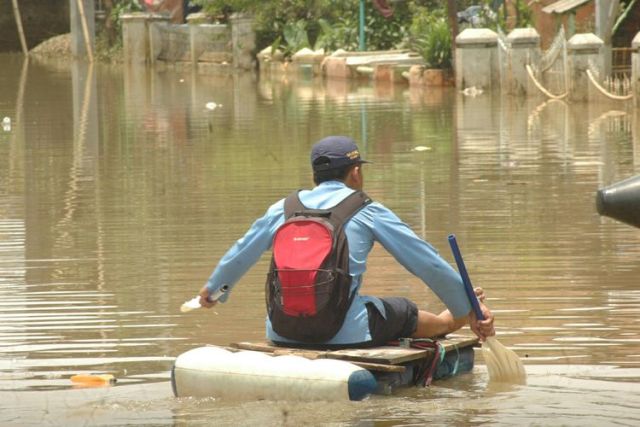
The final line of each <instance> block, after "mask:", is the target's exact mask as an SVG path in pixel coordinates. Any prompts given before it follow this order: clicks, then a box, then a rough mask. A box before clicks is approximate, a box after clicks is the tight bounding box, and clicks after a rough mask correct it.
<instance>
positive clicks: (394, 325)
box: [367, 297, 418, 346]
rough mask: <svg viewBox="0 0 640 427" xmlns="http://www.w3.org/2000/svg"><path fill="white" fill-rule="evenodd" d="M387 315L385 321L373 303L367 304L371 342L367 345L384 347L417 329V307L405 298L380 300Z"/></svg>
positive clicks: (408, 335)
mask: <svg viewBox="0 0 640 427" xmlns="http://www.w3.org/2000/svg"><path fill="white" fill-rule="evenodd" d="M380 300H381V301H382V304H383V305H384V309H385V312H386V315H387V318H386V319H385V318H384V317H382V314H380V312H379V311H378V309H377V308H376V306H375V305H374V304H373V303H367V312H368V314H369V330H370V332H371V342H370V343H367V345H371V346H377V345H384V344H385V343H387V342H389V341H394V340H397V339H398V338H407V337H410V336H411V335H413V333H414V332H415V331H416V328H417V327H418V307H417V306H416V305H415V304H414V303H413V302H412V301H411V300H408V299H406V298H401V297H390V298H380Z"/></svg>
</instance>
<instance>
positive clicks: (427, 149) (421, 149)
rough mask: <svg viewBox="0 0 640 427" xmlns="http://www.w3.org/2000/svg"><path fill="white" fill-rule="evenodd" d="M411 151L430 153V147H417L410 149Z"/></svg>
mask: <svg viewBox="0 0 640 427" xmlns="http://www.w3.org/2000/svg"><path fill="white" fill-rule="evenodd" d="M412 150H413V151H431V150H432V148H431V147H425V146H424V145H418V146H415V147H413V148H412Z"/></svg>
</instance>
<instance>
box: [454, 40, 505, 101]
mask: <svg viewBox="0 0 640 427" xmlns="http://www.w3.org/2000/svg"><path fill="white" fill-rule="evenodd" d="M455 54H456V58H455V61H456V62H455V64H456V66H455V71H456V86H457V87H458V88H459V89H461V90H462V89H465V88H470V87H476V88H482V89H483V90H487V91H488V90H491V89H493V88H499V81H500V71H499V70H500V67H499V64H498V35H497V34H496V33H495V32H494V31H492V30H490V29H488V28H467V29H465V30H464V31H462V32H461V33H460V34H458V36H457V37H456V53H455Z"/></svg>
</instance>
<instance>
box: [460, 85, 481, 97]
mask: <svg viewBox="0 0 640 427" xmlns="http://www.w3.org/2000/svg"><path fill="white" fill-rule="evenodd" d="M482 92H483V91H482V88H479V87H475V86H471V87H468V88H465V89H464V90H463V91H462V94H463V95H465V96H470V97H476V96H478V95H481V94H482Z"/></svg>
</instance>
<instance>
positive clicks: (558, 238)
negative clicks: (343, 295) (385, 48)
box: [0, 55, 640, 426]
mask: <svg viewBox="0 0 640 427" xmlns="http://www.w3.org/2000/svg"><path fill="white" fill-rule="evenodd" d="M0 64H1V65H2V70H3V72H2V73H1V74H0V120H1V119H2V118H3V117H9V118H10V121H11V124H10V126H9V127H8V128H7V127H5V128H4V130H3V129H0V319H1V320H0V425H3V426H4V425H16V426H18V425H19V426H30V425H33V426H36V425H37V426H40V425H65V426H70V425H229V426H236V425H304V424H306V425H314V424H322V425H361V426H374V425H375V426H389V425H424V424H426V423H432V424H433V423H435V424H436V425H480V424H490V425H576V426H584V425H599V426H602V425H638V424H639V423H640V395H639V394H638V390H640V388H639V386H638V382H639V380H640V286H639V285H640V262H639V260H640V230H639V229H637V228H633V227H631V226H628V225H625V224H622V223H619V222H616V221H614V220H611V219H607V218H602V217H600V216H599V215H598V214H597V212H596V209H595V192H596V190H597V189H598V188H601V187H604V186H606V185H609V184H612V183H614V182H617V181H620V180H622V179H624V178H627V177H630V176H633V175H637V174H639V173H640V109H638V108H636V109H633V107H632V105H631V104H630V103H627V104H625V103H616V104H614V103H606V102H604V101H603V102H602V103H597V104H568V103H565V102H561V101H547V102H545V100H544V99H542V98H535V99H528V100H524V99H514V98H506V97H501V96H500V95H499V94H494V95H491V94H487V93H484V94H481V95H479V96H477V97H465V96H463V95H462V94H460V93H458V92H457V91H456V90H455V89H453V88H445V89H433V90H429V91H418V90H416V91H411V92H410V91H409V90H408V88H407V87H405V86H389V85H377V86H376V85H371V84H365V85H358V84H356V83H353V82H347V81H323V80H320V79H309V78H301V77H300V78H295V77H288V78H284V77H273V78H271V79H266V78H263V79H259V78H257V77H256V76H254V75H251V74H242V75H237V76H207V75H198V74H195V73H192V72H191V71H190V70H186V71H176V70H164V71H151V70H147V69H145V68H129V67H125V66H105V65H99V64H96V65H94V66H88V65H87V64H84V63H73V62H71V63H70V62H68V61H52V60H48V61H45V60H42V59H38V58H32V59H31V60H30V61H29V63H26V62H24V60H23V59H22V57H21V56H12V55H0ZM330 134H344V135H350V136H352V137H354V138H355V139H356V141H358V142H359V144H360V148H361V151H362V152H363V157H365V158H367V159H369V160H372V161H373V164H371V165H366V166H365V169H364V174H365V175H364V176H365V190H366V191H367V193H368V194H369V195H370V196H371V197H372V198H373V199H375V200H378V201H380V202H382V203H384V204H385V205H386V206H388V207H390V208H391V209H393V210H394V211H396V213H397V214H398V215H399V216H400V217H401V218H402V219H403V220H404V221H405V222H406V223H408V224H409V225H410V226H411V227H412V228H413V229H414V230H415V231H416V232H417V233H418V234H419V235H420V236H423V237H424V238H426V239H427V240H428V241H429V242H430V243H432V244H433V245H434V246H435V247H437V248H438V249H439V250H440V252H441V254H442V255H443V256H444V257H445V258H446V259H447V260H449V262H450V263H451V264H452V265H453V264H454V262H453V257H452V256H451V253H450V250H449V249H448V244H447V235H449V234H451V233H455V234H456V235H457V237H458V241H459V244H460V246H461V250H462V253H463V255H464V257H465V261H466V263H467V269H468V270H469V273H470V275H471V279H472V281H473V282H474V285H476V286H482V287H484V289H485V291H486V293H487V296H488V301H487V303H488V305H489V306H490V307H491V308H492V310H493V311H494V313H495V315H496V326H497V333H498V338H499V340H500V342H502V343H503V344H505V345H506V346H508V347H509V348H511V349H513V350H514V351H516V352H517V353H518V355H519V356H520V357H521V358H522V359H523V361H524V363H525V365H526V368H527V373H528V384H527V385H526V386H517V387H512V388H505V389H496V388H495V387H493V386H489V385H488V375H487V371H486V366H485V365H484V362H483V361H482V354H481V352H480V351H476V362H477V366H476V367H475V368H474V370H473V372H472V373H470V374H465V375H461V376H459V377H456V378H454V379H451V380H447V381H441V382H438V383H436V384H434V385H433V386H432V387H430V388H427V389H418V388H413V389H407V390H403V391H401V392H400V393H398V394H394V395H393V396H374V397H372V398H370V399H368V400H366V401H364V402H346V403H331V404H330V405H329V404H327V403H323V402H309V403H293V402H291V403H289V402H277V403H273V402H231V401H224V400H216V399H186V398H180V399H178V398H174V397H173V393H172V390H171V385H170V382H169V371H170V369H171V367H172V364H173V360H174V358H175V357H176V356H178V355H179V354H181V353H183V352H185V351H187V350H189V349H191V348H194V347H198V346H202V345H205V344H218V345H226V344H229V343H231V342H236V341H247V340H260V339H262V338H263V337H264V317H265V308H264V280H265V276H266V271H267V267H268V256H266V255H265V256H264V257H263V258H262V259H261V260H260V261H259V263H258V264H257V265H256V266H255V267H254V268H253V269H252V270H251V271H250V272H249V274H247V275H246V276H245V277H244V278H243V279H242V280H241V282H240V283H239V284H238V285H237V286H236V287H235V288H234V290H233V292H232V293H231V295H230V298H229V301H228V302H227V303H226V304H221V305H218V306H217V307H215V308H214V309H213V310H209V311H203V310H196V311H194V312H190V313H186V314H183V313H181V312H180V310H179V307H180V305H181V304H182V303H183V302H184V301H186V300H188V299H190V298H192V297H193V296H195V294H196V293H197V292H198V290H199V289H200V288H201V287H202V285H203V284H204V282H205V281H206V279H207V278H208V277H209V274H210V273H211V271H212V269H213V267H214V266H215V263H216V262H217V260H218V259H219V258H220V257H221V256H222V255H223V254H224V252H225V251H226V249H227V248H228V247H229V246H230V245H231V244H232V243H233V242H234V241H235V240H236V239H238V238H239V237H240V236H242V234H243V232H244V231H245V230H246V229H247V228H248V227H249V225H250V224H251V223H252V222H253V220H254V219H255V218H256V217H258V216H260V215H262V213H263V212H264V210H265V209H266V208H267V207H268V206H269V205H270V204H271V203H273V202H274V201H276V200H278V199H279V198H282V197H284V196H285V195H287V194H288V193H289V192H291V191H292V190H294V189H296V188H305V187H309V186H310V185H311V177H310V170H309V169H310V167H309V165H308V163H309V160H308V158H309V157H308V156H309V149H310V147H311V145H312V144H313V143H314V142H315V141H316V140H318V139H320V138H321V137H323V136H326V135H330ZM369 260H370V262H369V266H368V271H367V274H366V275H365V279H364V286H363V293H364V294H373V295H378V296H392V295H397V296H407V297H409V298H411V299H413V300H414V301H418V302H419V306H420V307H421V308H426V309H430V310H435V311H437V310H440V309H441V308H442V305H441V303H440V302H439V300H437V298H436V297H435V296H434V295H433V294H432V293H431V292H430V291H429V290H428V288H427V287H426V286H424V285H423V284H422V283H421V282H419V281H418V280H417V279H414V278H413V277H412V276H411V275H410V274H409V273H408V272H406V271H404V270H403V269H402V267H401V266H400V265H399V264H398V263H397V262H396V261H395V260H394V259H393V258H392V257H391V256H390V255H388V254H387V253H386V252H385V251H384V249H382V248H381V247H376V248H374V250H373V252H372V254H371V256H370V258H369ZM83 373H110V374H113V375H114V376H115V377H116V378H117V380H118V382H117V383H116V385H115V386H112V387H104V388H78V387H77V386H74V385H73V384H72V383H71V381H70V380H69V377H70V376H71V375H75V374H83Z"/></svg>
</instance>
